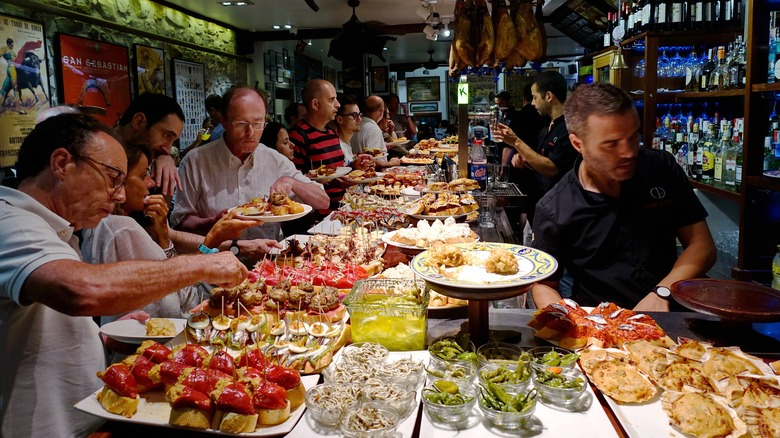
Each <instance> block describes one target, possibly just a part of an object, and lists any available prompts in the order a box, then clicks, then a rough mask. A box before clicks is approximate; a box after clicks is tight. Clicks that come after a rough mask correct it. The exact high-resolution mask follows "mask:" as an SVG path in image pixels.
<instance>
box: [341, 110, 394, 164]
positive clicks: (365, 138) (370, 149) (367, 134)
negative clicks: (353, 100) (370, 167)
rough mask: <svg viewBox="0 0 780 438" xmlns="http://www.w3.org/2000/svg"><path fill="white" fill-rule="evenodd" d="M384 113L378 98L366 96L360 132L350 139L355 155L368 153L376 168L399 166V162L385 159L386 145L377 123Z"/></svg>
mask: <svg viewBox="0 0 780 438" xmlns="http://www.w3.org/2000/svg"><path fill="white" fill-rule="evenodd" d="M384 113H385V101H384V100H382V98H381V97H379V96H368V97H367V98H366V100H365V101H363V121H362V122H361V123H360V131H358V132H357V134H355V135H354V136H353V137H352V140H351V141H350V144H351V145H352V151H353V152H354V153H355V154H360V153H368V154H371V155H373V156H374V163H375V164H376V167H391V166H398V165H399V164H401V160H400V159H398V158H393V159H391V160H389V161H388V159H387V145H386V144H385V139H384V137H383V136H382V128H380V127H379V121H380V120H381V119H382V116H383V115H384Z"/></svg>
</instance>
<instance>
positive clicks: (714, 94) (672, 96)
mask: <svg viewBox="0 0 780 438" xmlns="http://www.w3.org/2000/svg"><path fill="white" fill-rule="evenodd" d="M773 85H774V84H773ZM640 96H641V98H644V96H642V95H640ZM744 96H745V89H743V88H735V89H733V90H719V91H658V92H656V93H655V98H656V101H657V102H658V103H676V102H678V101H680V100H696V99H715V98H723V97H744ZM632 97H633V96H632ZM634 100H637V98H636V97H634Z"/></svg>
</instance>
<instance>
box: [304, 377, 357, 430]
mask: <svg viewBox="0 0 780 438" xmlns="http://www.w3.org/2000/svg"><path fill="white" fill-rule="evenodd" d="M359 397H360V386H358V385H344V384H333V383H323V384H321V385H317V386H313V387H311V388H309V389H308V390H307V391H306V397H305V402H306V408H307V409H308V410H309V414H310V415H311V416H312V418H314V419H315V420H317V421H319V422H320V423H322V424H324V425H326V426H331V427H335V426H337V425H338V424H339V420H341V415H342V414H343V413H344V412H346V411H347V410H349V408H351V407H352V406H354V405H355V404H357V402H358V399H359Z"/></svg>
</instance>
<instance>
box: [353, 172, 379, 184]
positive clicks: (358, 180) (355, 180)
mask: <svg viewBox="0 0 780 438" xmlns="http://www.w3.org/2000/svg"><path fill="white" fill-rule="evenodd" d="M384 176H385V173H384V172H377V173H376V176H372V177H371V178H365V179H350V180H349V181H350V182H353V183H355V184H368V183H370V182H374V181H379V180H380V179H382V177H384Z"/></svg>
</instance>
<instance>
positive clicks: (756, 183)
mask: <svg viewBox="0 0 780 438" xmlns="http://www.w3.org/2000/svg"><path fill="white" fill-rule="evenodd" d="M746 182H747V184H748V185H749V186H751V187H759V188H762V189H766V190H772V191H774V192H780V178H770V177H768V176H764V175H756V176H748V177H747V179H746Z"/></svg>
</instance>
